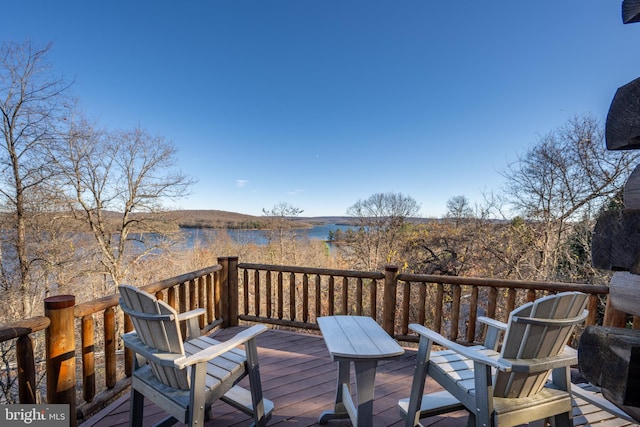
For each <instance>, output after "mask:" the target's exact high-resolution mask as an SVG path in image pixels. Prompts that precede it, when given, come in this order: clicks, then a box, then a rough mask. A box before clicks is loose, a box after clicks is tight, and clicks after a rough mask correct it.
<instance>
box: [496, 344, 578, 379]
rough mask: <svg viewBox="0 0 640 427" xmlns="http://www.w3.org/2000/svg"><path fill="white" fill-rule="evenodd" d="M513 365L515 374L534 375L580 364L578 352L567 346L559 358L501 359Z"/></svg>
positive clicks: (512, 368)
mask: <svg viewBox="0 0 640 427" xmlns="http://www.w3.org/2000/svg"><path fill="white" fill-rule="evenodd" d="M501 360H503V361H505V362H506V363H510V364H511V370H512V371H513V372H525V373H529V372H531V373H534V372H542V371H548V370H549V369H555V368H563V367H568V366H571V365H575V364H577V363H578V351H577V350H575V349H574V348H571V347H569V346H565V348H564V351H563V352H562V353H560V354H559V355H557V356H551V357H540V358H537V359H526V360H522V359H501Z"/></svg>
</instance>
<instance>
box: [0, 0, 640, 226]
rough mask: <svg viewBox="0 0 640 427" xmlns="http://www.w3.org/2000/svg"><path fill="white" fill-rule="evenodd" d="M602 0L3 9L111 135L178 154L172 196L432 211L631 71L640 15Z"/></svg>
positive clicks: (30, 3) (638, 67)
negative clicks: (372, 201) (388, 197)
mask: <svg viewBox="0 0 640 427" xmlns="http://www.w3.org/2000/svg"><path fill="white" fill-rule="evenodd" d="M620 5H621V2H620V1H611V0H609V1H605V0H538V1H535V2H521V1H514V0H494V1H487V2H478V1H471V0H468V1H464V0H463V1H457V2H452V1H443V0H441V1H434V0H396V1H391V0H385V1H379V0H367V1H364V0H362V1H352V0H322V1H320V0H251V1H249V0H235V1H231V0H225V1H218V0H208V1H195V0H194V1H184V2H177V1H175V0H173V1H164V0H163V1H150V0H149V1H122V0H117V1H111V0H110V1H101V2H94V1H64V0H61V1H50V0H41V1H34V0H24V1H14V2H9V3H7V4H5V5H3V10H2V14H3V17H4V19H3V23H2V26H0V39H1V40H10V41H23V40H25V39H27V38H28V39H31V40H32V42H35V43H37V44H45V43H48V42H53V49H52V52H51V56H50V59H51V60H52V62H53V64H54V66H55V70H56V71H57V72H58V73H59V74H62V75H64V76H66V77H67V78H70V79H71V78H72V79H75V84H74V86H73V89H72V90H73V93H74V94H75V95H77V96H78V97H79V99H80V101H81V104H82V106H83V108H84V110H85V112H86V113H87V115H89V116H90V117H93V118H95V119H97V120H98V121H99V122H100V123H101V124H102V125H103V126H106V127H109V128H114V129H117V128H131V127H135V126H138V125H140V126H141V127H143V128H146V129H148V130H149V131H150V132H151V133H153V134H157V135H162V136H164V137H165V138H167V139H168V140H170V141H172V142H173V143H174V144H175V145H176V146H177V147H178V164H179V167H180V168H181V169H182V170H183V172H185V173H187V174H189V175H190V176H192V177H193V178H195V179H197V180H198V183H197V184H196V185H195V186H194V187H193V192H192V194H191V195H190V196H189V197H188V198H185V199H182V200H179V201H177V202H175V203H172V204H171V205H170V206H172V207H176V208H184V209H220V210H228V211H234V212H241V213H246V214H253V215H260V214H261V213H262V210H263V208H264V209H270V208H272V207H273V206H274V205H276V204H278V203H280V202H286V203H289V204H291V205H293V206H295V207H297V208H299V209H302V210H303V211H304V212H303V214H302V216H320V215H344V214H345V211H346V210H347V208H348V207H349V206H351V205H353V204H354V203H355V202H356V201H357V200H358V199H366V198H368V197H369V196H370V195H372V194H374V193H379V192H400V193H403V194H406V195H409V196H411V197H413V198H414V199H415V200H416V201H417V202H418V203H420V205H421V206H422V210H421V215H423V216H426V217H432V216H441V215H443V214H444V213H445V212H446V202H447V200H448V199H450V198H451V197H454V196H459V195H464V196H466V197H467V198H468V199H469V200H470V201H471V202H472V203H479V202H481V200H482V193H487V192H491V191H499V190H500V188H501V187H502V185H503V178H502V176H501V175H500V173H499V172H500V171H503V170H505V168H506V166H507V164H508V163H509V162H512V161H514V160H515V159H516V156H517V155H518V154H523V153H525V152H526V150H527V148H528V147H530V146H531V144H533V143H535V142H536V141H537V140H538V139H539V138H540V137H541V136H542V135H544V134H546V133H548V132H549V131H551V130H553V129H555V128H556V127H558V126H560V125H562V124H563V123H565V122H566V121H567V120H568V119H569V118H571V117H572V116H575V115H584V114H592V115H594V116H595V117H597V118H599V119H600V120H601V121H602V123H604V120H605V118H606V113H607V110H608V108H609V105H610V102H611V99H612V97H613V95H614V93H615V90H616V89H617V88H618V87H619V86H622V85H624V84H626V83H628V82H629V81H631V80H633V79H635V78H636V77H638V76H640V55H638V46H639V45H638V41H640V24H635V25H634V24H632V25H623V24H622V20H621V17H620V15H621V12H620V9H621V6H620Z"/></svg>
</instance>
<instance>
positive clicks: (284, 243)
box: [262, 202, 303, 265]
mask: <svg viewBox="0 0 640 427" xmlns="http://www.w3.org/2000/svg"><path fill="white" fill-rule="evenodd" d="M302 212H303V210H302V209H299V208H297V207H295V206H293V205H291V204H289V203H286V202H280V203H278V204H276V205H275V206H274V207H273V208H271V209H264V208H263V209H262V213H263V214H264V215H265V216H267V217H268V218H269V223H270V226H269V227H270V229H269V231H268V232H267V239H268V242H267V243H268V244H267V250H269V258H270V259H271V262H275V263H280V264H293V265H295V264H296V253H297V251H296V250H295V241H296V238H297V237H298V236H297V235H296V232H295V229H294V227H293V223H292V221H291V219H292V218H295V217H297V216H299V215H300V214H301V213H302ZM274 249H275V251H274Z"/></svg>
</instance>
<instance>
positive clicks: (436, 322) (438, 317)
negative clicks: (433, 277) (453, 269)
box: [433, 283, 444, 334]
mask: <svg viewBox="0 0 640 427" xmlns="http://www.w3.org/2000/svg"><path fill="white" fill-rule="evenodd" d="M443 303H444V284H442V283H438V284H437V285H436V302H435V312H434V319H433V328H434V329H435V331H436V332H438V333H440V334H441V333H442V306H443Z"/></svg>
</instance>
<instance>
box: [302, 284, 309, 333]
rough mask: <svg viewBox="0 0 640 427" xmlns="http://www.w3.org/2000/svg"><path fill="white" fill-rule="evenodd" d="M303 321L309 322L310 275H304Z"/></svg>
mask: <svg viewBox="0 0 640 427" xmlns="http://www.w3.org/2000/svg"><path fill="white" fill-rule="evenodd" d="M302 321H303V322H305V323H306V322H308V321H309V275H308V274H303V275H302Z"/></svg>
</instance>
